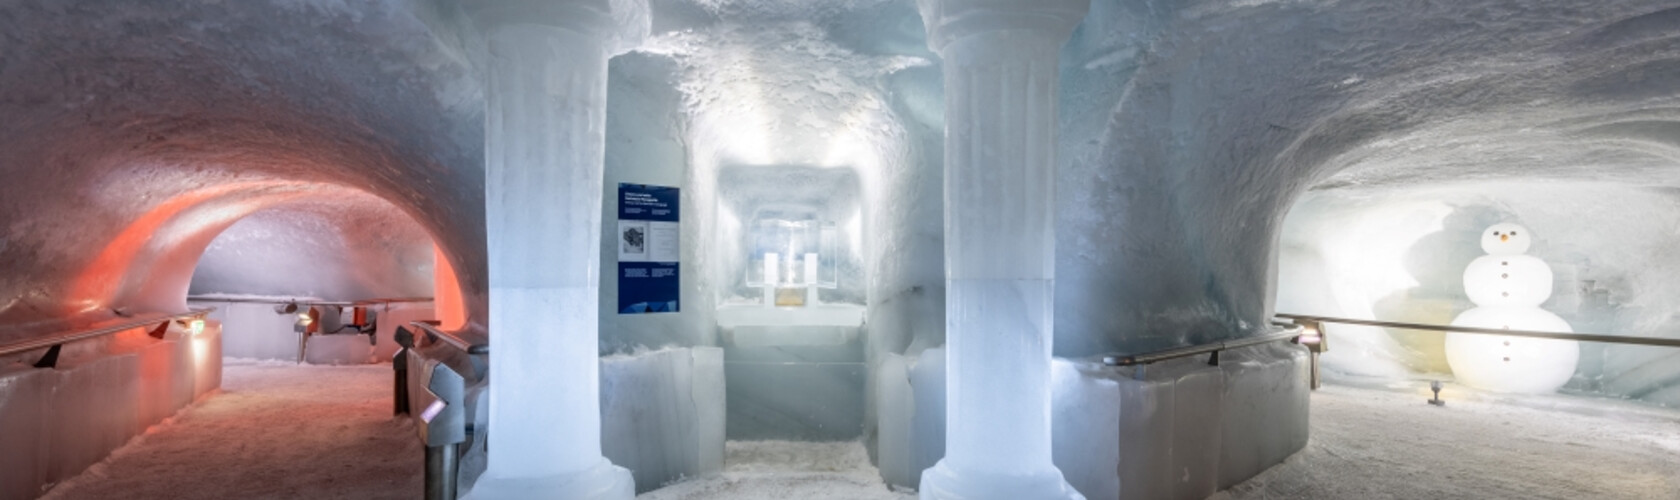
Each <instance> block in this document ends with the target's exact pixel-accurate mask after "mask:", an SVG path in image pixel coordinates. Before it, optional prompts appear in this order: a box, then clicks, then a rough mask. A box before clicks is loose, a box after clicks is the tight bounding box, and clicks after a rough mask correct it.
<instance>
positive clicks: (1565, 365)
mask: <svg viewBox="0 0 1680 500" xmlns="http://www.w3.org/2000/svg"><path fill="white" fill-rule="evenodd" d="M1531 238H1532V237H1531V236H1530V235H1529V232H1528V229H1525V228H1523V227H1522V226H1518V225H1516V224H1495V225H1494V226H1493V227H1490V228H1488V229H1487V231H1484V232H1482V250H1484V251H1486V252H1487V253H1488V255H1484V256H1482V257H1478V258H1477V259H1476V260H1474V261H1471V262H1470V266H1469V267H1467V268H1465V269H1464V291H1465V293H1466V294H1468V295H1469V296H1470V301H1471V302H1475V303H1476V306H1477V307H1475V308H1473V309H1471V310H1468V311H1464V314H1460V315H1458V317H1457V318H1455V319H1453V322H1452V324H1453V325H1454V326H1469V327H1477V328H1500V329H1506V330H1533V331H1541V332H1570V331H1573V330H1571V329H1570V328H1569V323H1568V322H1565V321H1564V320H1563V318H1559V317H1558V316H1557V315H1556V314H1552V313H1551V312H1550V311H1547V310H1545V309H1541V308H1540V304H1542V303H1544V302H1546V299H1548V298H1551V296H1552V268H1551V267H1550V266H1547V265H1546V263H1545V261H1542V260H1540V259H1538V258H1535V257H1531V256H1528V255H1523V252H1527V251H1528V246H1529V243H1530V242H1532V241H1533V240H1532V239H1531ZM1446 347H1447V364H1449V365H1451V366H1452V369H1453V375H1454V376H1455V377H1457V379H1458V382H1459V383H1461V384H1465V385H1469V386H1472V387H1477V388H1481V389H1487V390H1491V391H1500V392H1525V393H1547V392H1553V391H1556V390H1557V389H1558V388H1559V387H1563V384H1564V383H1566V382H1569V378H1570V377H1572V376H1574V374H1575V363H1576V361H1578V360H1579V359H1580V356H1581V351H1580V345H1579V343H1577V342H1575V341H1572V340H1549V339H1534V338H1523V337H1504V336H1496V335H1476V334H1465V333H1448V334H1447V346H1446Z"/></svg>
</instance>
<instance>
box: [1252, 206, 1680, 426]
mask: <svg viewBox="0 0 1680 500" xmlns="http://www.w3.org/2000/svg"><path fill="white" fill-rule="evenodd" d="M1365 175H1371V174H1365ZM1672 203H1673V201H1672V200H1671V199H1670V197H1669V196H1668V195H1667V194H1664V193H1659V192H1654V191H1645V190H1629V189H1627V188H1624V187H1618V186H1616V185H1613V184H1606V183H1599V184H1588V185H1580V184H1570V185H1564V184H1558V183H1543V182H1537V181H1517V180H1511V181H1494V180H1466V181H1463V182H1457V183H1452V184H1447V185H1442V186H1434V187H1423V186H1420V187H1415V188H1407V189H1403V190H1402V189H1394V190H1390V189H1380V188H1378V187H1366V188H1359V189H1355V188H1347V189H1342V190H1325V191H1313V192H1310V193H1309V194H1308V195H1307V196H1306V197H1304V198H1303V200H1302V201H1301V203H1300V204H1298V205H1297V207H1296V208H1295V210H1294V211H1293V212H1292V213H1291V215H1290V217H1289V220H1288V222H1287V223H1286V228H1285V229H1286V230H1285V232H1284V235H1283V240H1282V252H1281V255H1280V264H1279V275H1280V278H1279V287H1278V292H1277V300H1278V306H1277V309H1278V310H1279V311H1280V312H1292V313H1304V314H1320V315H1327V316H1345V317H1353V318H1367V319H1382V320H1393V321H1409V322H1417V323H1432V324H1448V323H1450V322H1451V321H1452V320H1453V318H1454V317H1456V316H1458V315H1459V314H1461V313H1463V312H1465V311H1468V310H1470V309H1471V308H1472V307H1475V304H1474V303H1473V302H1471V301H1470V296H1469V295H1468V294H1467V293H1466V290H1465V287H1464V279H1463V276H1464V272H1465V270H1466V268H1467V267H1468V266H1469V265H1470V264H1471V263H1472V262H1474V261H1475V259H1477V258H1480V257H1483V254H1484V252H1483V250H1482V248H1481V245H1480V240H1481V233H1482V232H1483V230H1484V229H1487V228H1488V227H1489V226H1490V225H1492V224H1494V223H1497V222H1502V221H1519V222H1521V224H1522V225H1523V226H1525V227H1527V228H1529V229H1531V230H1532V231H1533V236H1534V237H1535V239H1534V241H1533V242H1532V246H1531V247H1530V248H1529V249H1528V251H1527V255H1529V256H1533V257H1536V258H1538V259H1539V260H1541V261H1544V262H1545V263H1547V264H1548V265H1550V267H1551V268H1552V274H1553V276H1554V279H1553V284H1552V287H1551V290H1550V294H1549V295H1550V297H1549V298H1548V299H1546V301H1545V302H1544V303H1542V304H1540V307H1541V309H1544V310H1546V311H1549V312H1551V313H1553V314H1556V315H1557V316H1558V317H1560V318H1562V319H1563V320H1564V321H1566V322H1567V323H1568V324H1569V325H1570V326H1572V327H1573V329H1574V330H1575V331H1577V332H1584V333H1604V334H1614V335H1635V336H1656V337H1673V336H1675V335H1676V333H1675V332H1676V331H1680V324H1677V323H1675V320H1674V318H1673V314H1672V313H1673V308H1672V306H1671V304H1673V303H1674V301H1673V300H1672V299H1673V298H1675V297H1680V286H1676V284H1675V283H1673V280H1670V279H1667V278H1666V276H1670V275H1673V274H1675V273H1680V267H1677V266H1676V264H1675V262H1673V261H1672V259H1668V258H1666V256H1667V255H1668V254H1669V249H1670V248H1671V247H1672V245H1674V244H1680V242H1676V241H1675V238H1673V237H1671V236H1670V235H1671V234H1680V233H1675V232H1674V231H1671V230H1670V229H1672V228H1680V218H1677V217H1676V215H1675V214H1673V213H1670V212H1668V211H1661V210H1659V211H1651V210H1649V207H1660V206H1670V205H1671V204H1672ZM1628 213H1640V214H1641V215H1640V218H1641V220H1642V223H1641V224H1639V225H1634V226H1624V225H1619V224H1611V223H1605V222H1604V221H1607V220H1611V219H1616V218H1620V217H1624V214H1628ZM1328 328H1329V332H1330V339H1331V343H1332V349H1331V350H1330V351H1329V352H1327V353H1325V355H1324V357H1323V358H1322V359H1323V361H1324V366H1325V369H1326V373H1327V374H1328V376H1331V377H1338V376H1342V377H1346V376H1356V377H1372V376H1378V377H1392V378H1440V379H1445V378H1448V377H1451V373H1452V368H1451V367H1450V366H1449V365H1448V364H1447V355H1446V350H1445V341H1444V336H1443V335H1441V334H1439V333H1434V332H1415V331H1414V332H1408V331H1401V330H1386V329H1381V328H1365V327H1353V326H1344V325H1330V326H1329V327H1328ZM1675 356H1680V351H1676V350H1674V349H1667V348H1659V347H1642V346H1611V345H1605V344H1595V343H1590V342H1588V343H1581V345H1580V354H1579V358H1580V361H1579V364H1578V366H1577V368H1576V370H1575V374H1574V376H1573V378H1572V379H1571V380H1570V381H1569V383H1568V384H1566V385H1565V386H1564V388H1563V390H1564V391H1565V392H1576V393H1589V394H1604V395H1612V396H1623V397H1634V398H1639V399H1642V400H1645V401H1650V402H1653V403H1659V404H1665V405H1675V404H1680V389H1677V388H1676V386H1675V385H1674V380H1675V375H1676V374H1680V368H1677V367H1676V366H1677V365H1675V364H1674V363H1670V362H1667V361H1666V360H1671V359H1673V358H1674V357H1675Z"/></svg>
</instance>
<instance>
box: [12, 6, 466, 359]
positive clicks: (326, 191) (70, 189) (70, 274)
mask: <svg viewBox="0 0 1680 500" xmlns="http://www.w3.org/2000/svg"><path fill="white" fill-rule="evenodd" d="M446 10H447V9H439V8H437V7H435V6H432V5H430V4H427V5H420V4H411V3H408V2H365V3H359V4H356V5H354V6H351V5H342V4H321V3H317V2H293V1H278V2H257V3H235V4H204V3H199V2H166V3H162V4H148V5H144V6H141V5H136V4H132V3H126V2H117V1H110V2H105V1H96V2H92V3H84V4H78V5H77V6H76V8H74V9H69V8H65V6H63V5H61V4H58V3H56V2H50V1H25V2H18V3H14V4H13V5H10V6H8V8H7V11H8V14H9V15H8V16H6V18H5V19H4V20H0V31H4V32H6V33H8V34H9V36H8V37H7V39H6V40H5V41H3V42H0V68H3V69H0V89H4V93H5V94H6V96H7V97H8V98H7V99H5V100H4V101H3V102H0V113H3V114H4V115H5V116H7V117H9V118H8V119H7V120H6V122H5V123H4V124H0V158H4V160H0V177H3V178H4V179H6V182H4V183H0V199H4V200H6V202H5V203H0V226H3V227H5V234H4V235H3V236H0V263H4V264H5V268H6V269H7V272H5V273H0V325H6V327H0V328H4V331H0V340H4V339H12V338H16V337H18V336H27V335H31V334H34V333H36V332H40V331H46V330H51V329H53V328H56V327H57V326H62V325H63V324H64V323H66V322H67V321H66V320H65V318H69V317H80V316H85V317H86V318H85V319H94V318H99V317H108V316H109V315H110V312H109V309H111V308H124V307H126V308H130V309H133V310H136V311H138V310H141V309H150V308H169V307H173V308H180V307H182V305H183V304H182V303H181V302H180V301H179V299H178V297H179V296H180V295H183V294H184V291H185V290H186V288H187V281H188V279H189V278H190V277H191V275H192V269H193V267H194V263H195V261H196V260H197V257H198V254H199V252H200V251H201V250H202V249H203V248H204V247H205V245H207V244H208V243H209V242H210V240H211V239H212V238H213V237H214V236H215V235H216V234H217V233H219V232H220V231H221V230H222V229H223V228H225V227H226V226H227V225H228V224H231V223H232V222H233V221H234V220H237V219H238V218H239V217H240V216H242V215H245V214H249V213H253V212H256V211H260V210H261V209H263V208H266V207H270V206H273V205H275V204H277V203H280V202H283V201H302V200H312V201H314V202H318V203H319V202H327V203H330V202H331V200H333V199H337V198H340V197H343V196H351V195H354V194H355V193H356V192H358V191H360V192H366V193H371V194H372V195H374V196H377V197H379V198H382V199H386V200H391V202H392V203H393V204H395V205H397V206H398V207H399V209H400V210H401V211H402V212H403V213H405V214H408V215H409V216H411V217H412V218H413V219H415V220H416V221H418V222H419V224H420V225H421V226H422V227H425V228H426V229H427V230H428V231H429V232H432V233H434V234H437V235H438V242H439V243H440V245H442V246H443V247H444V248H445V249H446V253H447V254H449V255H450V256H451V258H453V259H455V260H456V262H455V264H456V268H457V269H461V270H463V272H462V276H463V281H464V282H465V283H464V286H463V288H464V289H466V290H467V295H468V296H469V299H468V302H469V304H470V308H472V309H475V310H482V304H483V303H482V290H483V286H484V285H483V282H482V269H483V265H484V264H483V250H482V248H483V246H482V243H474V242H481V241H482V240H483V232H482V219H483V215H482V208H481V201H480V200H481V197H482V194H481V193H482V180H481V179H482V163H481V162H480V159H479V155H480V153H479V149H480V147H481V144H482V139H481V137H482V132H481V125H480V124H481V120H480V119H479V109H481V107H482V106H481V104H480V103H479V102H478V98H477V93H478V90H477V86H476V83H475V82H473V81H472V79H471V78H470V76H469V72H468V71H467V68H466V66H465V64H464V63H462V62H461V61H462V60H463V59H462V58H460V57H459V54H458V53H457V51H458V49H457V47H458V44H457V43H453V42H452V39H454V38H455V37H454V35H453V33H452V30H453V28H452V27H451V24H450V22H449V21H448V19H449V18H450V15H451V14H449V13H448V12H446ZM111 26H122V27H123V28H122V29H110V27H111ZM170 300H174V302H173V303H172V304H171V303H167V302H169V301H170ZM55 322H56V323H58V324H57V325H54V324H51V323H55ZM40 323H46V324H40ZM13 327H15V328H13Z"/></svg>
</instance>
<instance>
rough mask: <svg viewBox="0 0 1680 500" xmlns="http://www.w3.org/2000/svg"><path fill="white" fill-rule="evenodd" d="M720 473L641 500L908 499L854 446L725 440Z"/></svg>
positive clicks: (906, 493) (905, 493)
mask: <svg viewBox="0 0 1680 500" xmlns="http://www.w3.org/2000/svg"><path fill="white" fill-rule="evenodd" d="M724 461H725V462H726V463H727V464H728V466H727V467H725V468H724V469H723V472H722V473H720V474H712V475H708V476H702V477H696V478H689V479H686V480H683V481H679V482H675V483H672V484H670V485H668V486H665V487H664V488H660V489H657V490H653V491H650V492H648V493H645V494H643V495H641V496H639V497H637V498H640V499H642V500H787V499H800V500H909V499H912V498H915V494H913V493H910V492H906V491H901V490H894V489H891V488H889V487H887V486H886V485H884V484H882V483H881V478H880V476H878V475H877V474H876V472H875V468H874V467H870V466H869V456H868V455H867V454H865V452H864V449H863V446H862V445H861V444H859V443H857V442H831V443H812V442H798V441H730V442H729V443H728V445H727V456H726V457H725V458H724Z"/></svg>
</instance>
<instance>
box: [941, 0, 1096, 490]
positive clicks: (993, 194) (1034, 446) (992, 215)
mask: <svg viewBox="0 0 1680 500" xmlns="http://www.w3.org/2000/svg"><path fill="white" fill-rule="evenodd" d="M918 4H919V7H920V9H921V12H922V19H923V21H924V22H925V23H927V30H928V45H929V46H930V47H931V48H932V49H933V50H934V51H936V52H938V53H939V54H940V56H942V57H943V58H944V60H945V62H944V65H945V266H946V268H945V278H946V287H947V288H946V294H947V295H946V313H945V323H946V331H947V334H946V338H947V343H948V344H947V356H948V359H947V361H946V381H947V384H948V386H947V389H946V390H947V391H948V392H947V396H948V399H947V400H946V412H947V413H946V415H947V424H946V438H945V439H946V441H945V443H946V448H945V450H946V451H945V458H944V459H942V460H940V461H939V463H938V464H937V465H935V466H934V467H933V468H930V469H928V470H926V471H924V472H923V473H922V483H921V497H922V498H924V499H933V498H941V499H943V498H965V499H967V498H997V499H1039V498H1043V499H1050V498H1060V499H1066V498H1083V497H1082V496H1080V494H1079V493H1078V492H1077V491H1074V489H1073V488H1072V487H1071V486H1068V483H1067V481H1065V480H1063V478H1062V473H1061V471H1059V470H1057V469H1056V466H1055V465H1054V464H1053V463H1052V462H1051V455H1050V445H1051V434H1050V352H1051V351H1050V347H1051V339H1052V337H1051V327H1052V325H1051V311H1052V307H1051V303H1052V293H1053V291H1054V290H1055V286H1053V283H1054V279H1055V253H1056V252H1055V250H1056V248H1055V242H1056V235H1055V220H1054V212H1053V210H1054V205H1055V195H1056V178H1055V165H1056V161H1055V147H1056V94H1057V92H1056V91H1057V88H1056V85H1057V83H1056V80H1057V78H1056V76H1057V75H1056V72H1057V54H1058V52H1060V50H1061V47H1062V44H1064V43H1065V42H1066V41H1067V39H1068V36H1069V35H1070V34H1071V33H1072V31H1073V28H1074V26H1075V25H1077V24H1078V23H1079V20H1080V19H1081V18H1083V17H1084V15H1085V11H1086V9H1087V8H1088V6H1089V0H919V2H918Z"/></svg>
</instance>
